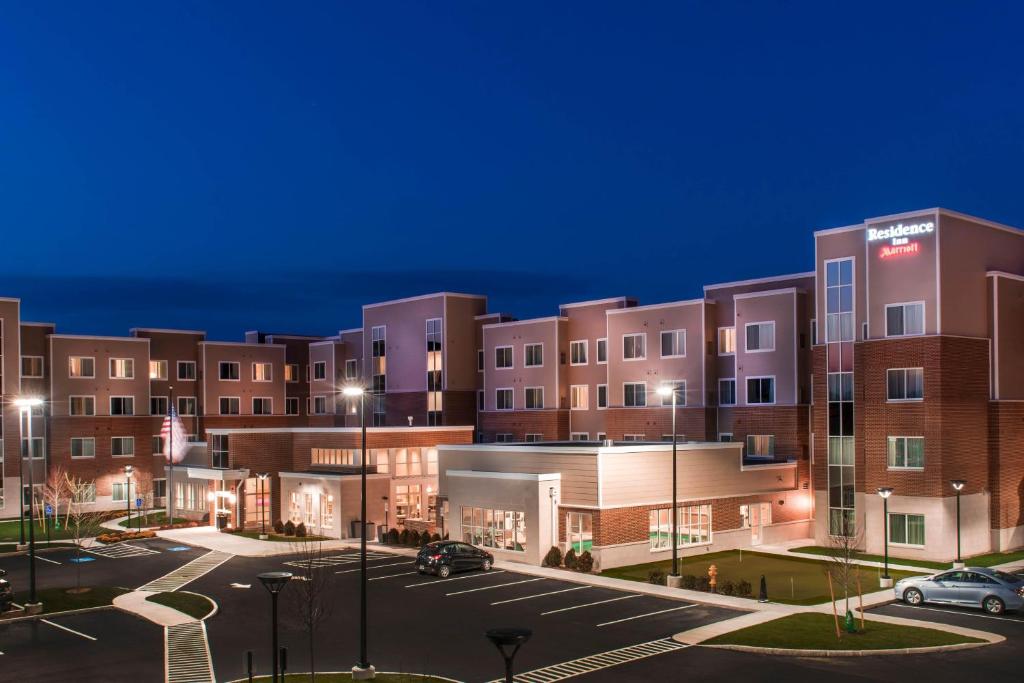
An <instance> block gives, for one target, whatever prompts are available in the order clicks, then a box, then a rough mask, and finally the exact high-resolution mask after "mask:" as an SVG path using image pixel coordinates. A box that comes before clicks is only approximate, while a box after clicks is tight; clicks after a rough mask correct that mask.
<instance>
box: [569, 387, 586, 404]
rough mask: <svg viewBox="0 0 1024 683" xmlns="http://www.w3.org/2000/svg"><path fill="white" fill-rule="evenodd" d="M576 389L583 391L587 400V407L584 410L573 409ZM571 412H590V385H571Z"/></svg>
mask: <svg viewBox="0 0 1024 683" xmlns="http://www.w3.org/2000/svg"><path fill="white" fill-rule="evenodd" d="M576 389H583V396H584V398H586V405H585V406H583V407H582V408H578V407H573V392H574V390H576ZM569 410H590V385H589V384H570V385H569Z"/></svg>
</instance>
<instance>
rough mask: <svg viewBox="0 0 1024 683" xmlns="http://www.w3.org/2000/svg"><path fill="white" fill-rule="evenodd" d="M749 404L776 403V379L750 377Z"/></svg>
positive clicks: (748, 385)
mask: <svg viewBox="0 0 1024 683" xmlns="http://www.w3.org/2000/svg"><path fill="white" fill-rule="evenodd" d="M747 403H748V404H754V403H775V378H774V377H748V378H747Z"/></svg>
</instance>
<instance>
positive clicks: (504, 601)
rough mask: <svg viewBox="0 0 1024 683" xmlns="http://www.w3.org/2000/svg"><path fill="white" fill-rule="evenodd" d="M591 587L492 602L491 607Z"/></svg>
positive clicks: (578, 587)
mask: <svg viewBox="0 0 1024 683" xmlns="http://www.w3.org/2000/svg"><path fill="white" fill-rule="evenodd" d="M590 587H591V586H576V587H575V588H563V589H562V590H560V591H550V592H548V593H537V594H536V595H526V596H524V597H521V598H512V599H510V600H499V601H498V602H492V603H491V606H494V605H504V604H505V603H508V602H519V601H520V600H533V599H534V598H543V597H545V596H548V595H557V594H559V593H569V592H570V591H581V590H584V589H586V588H590Z"/></svg>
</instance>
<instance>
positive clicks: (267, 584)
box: [257, 572, 292, 683]
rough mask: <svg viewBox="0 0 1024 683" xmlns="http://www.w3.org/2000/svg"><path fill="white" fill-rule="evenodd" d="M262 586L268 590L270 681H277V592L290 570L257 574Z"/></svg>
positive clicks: (283, 584) (287, 577) (290, 577)
mask: <svg viewBox="0 0 1024 683" xmlns="http://www.w3.org/2000/svg"><path fill="white" fill-rule="evenodd" d="M257 578H258V579H259V580H260V583H262V584H263V587H264V588H266V589H267V591H269V592H270V605H271V607H270V633H271V636H270V640H271V645H272V647H273V649H272V655H271V662H272V663H273V664H272V666H273V667H274V670H273V673H272V674H271V679H270V680H271V681H273V683H277V675H278V670H277V594H278V593H280V592H281V591H282V590H284V587H285V586H287V585H288V582H289V581H291V580H292V574H291V572H264V573H263V574H260V575H259V576H257Z"/></svg>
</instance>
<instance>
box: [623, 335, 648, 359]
mask: <svg viewBox="0 0 1024 683" xmlns="http://www.w3.org/2000/svg"><path fill="white" fill-rule="evenodd" d="M626 337H643V340H644V355H642V356H637V357H636V358H626ZM634 347H635V345H634ZM638 360H647V333H646V332H626V333H625V334H623V335H622V362H624V363H632V362H634V361H638Z"/></svg>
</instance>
